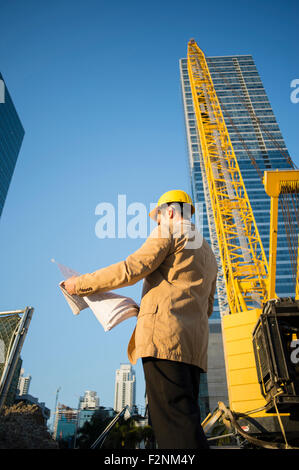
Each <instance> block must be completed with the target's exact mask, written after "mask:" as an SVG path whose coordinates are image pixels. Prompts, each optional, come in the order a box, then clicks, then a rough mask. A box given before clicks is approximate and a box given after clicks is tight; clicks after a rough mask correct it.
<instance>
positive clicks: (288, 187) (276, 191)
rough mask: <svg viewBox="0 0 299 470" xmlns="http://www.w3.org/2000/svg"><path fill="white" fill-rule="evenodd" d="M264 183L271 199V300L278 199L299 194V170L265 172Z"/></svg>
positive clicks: (298, 279)
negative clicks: (287, 194)
mask: <svg viewBox="0 0 299 470" xmlns="http://www.w3.org/2000/svg"><path fill="white" fill-rule="evenodd" d="M263 183H264V186H265V191H266V193H267V194H268V196H270V197H271V212H270V245H269V299H273V298H275V297H276V294H275V281H276V252H277V226H278V198H279V195H280V193H281V192H282V191H284V192H288V193H291V192H297V193H299V170H275V171H265V173H264V179H263ZM295 295H296V298H297V299H298V298H299V239H298V256H297V277H296V294H295Z"/></svg>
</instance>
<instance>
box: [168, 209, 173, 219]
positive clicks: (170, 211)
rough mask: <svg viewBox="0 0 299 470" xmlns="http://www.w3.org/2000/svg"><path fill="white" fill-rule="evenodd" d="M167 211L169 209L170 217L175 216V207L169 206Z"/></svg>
mask: <svg viewBox="0 0 299 470" xmlns="http://www.w3.org/2000/svg"><path fill="white" fill-rule="evenodd" d="M167 211H168V215H169V218H170V219H173V218H174V209H173V207H171V206H168V207H167Z"/></svg>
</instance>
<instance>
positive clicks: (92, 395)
mask: <svg viewBox="0 0 299 470" xmlns="http://www.w3.org/2000/svg"><path fill="white" fill-rule="evenodd" d="M99 406H100V399H99V397H98V395H97V392H94V391H92V390H86V392H85V393H84V396H83V397H80V400H79V407H78V408H79V409H80V410H97V409H98V408H99Z"/></svg>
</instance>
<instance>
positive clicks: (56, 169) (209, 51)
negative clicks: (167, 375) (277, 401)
mask: <svg viewBox="0 0 299 470" xmlns="http://www.w3.org/2000/svg"><path fill="white" fill-rule="evenodd" d="M298 9H299V8H298V2H296V1H290V0H288V1H277V0H276V1H273V0H272V1H268V0H264V1H257V0H251V1H226V2H222V1H217V0H215V1H214V2H210V3H209V2H201V1H194V0H190V1H189V2H187V3H186V2H183V1H175V0H173V1H156V0H152V1H151V2H140V1H139V2H138V1H135V0H133V1H127V2H121V1H118V0H116V1H114V2H104V1H94V0H85V1H82V0H76V1H69V0H62V1H61V0H59V1H58V0H52V1H51V2H50V1H48V2H46V1H44V2H38V1H33V0H27V1H26V2H24V1H20V0H15V1H13V2H11V1H8V0H7V1H4V0H0V11H1V14H0V71H1V73H2V75H3V77H4V79H5V81H6V84H7V87H8V89H9V91H10V94H11V95H12V98H13V101H14V103H15V106H16V108H17V111H18V114H19V116H20V118H21V121H22V123H23V126H24V128H25V132H26V133H25V138H24V141H23V145H22V148H21V151H20V154H19V158H18V162H17V165H16V169H15V173H14V176H13V179H12V182H11V186H10V189H9V193H8V196H7V200H6V204H5V207H4V210H3V213H2V217H1V220H0V246H1V247H2V248H1V251H0V253H1V270H0V298H1V310H10V309H12V310H14V309H19V308H23V307H25V306H26V305H32V306H33V307H34V308H35V312H34V316H33V319H32V323H31V326H30V330H29V333H28V336H27V338H26V341H25V344H24V347H23V351H22V358H23V367H24V368H25V372H26V373H27V374H30V375H31V376H32V384H31V389H30V393H31V394H33V395H34V396H37V397H38V398H39V399H40V401H45V402H46V405H47V406H48V407H49V408H51V409H53V407H54V404H55V393H56V389H57V387H58V386H61V392H60V396H59V401H60V402H62V403H64V404H66V405H69V406H74V407H76V406H77V403H78V398H79V396H80V395H83V393H84V391H85V390H87V389H89V390H96V391H97V392H98V395H99V397H100V401H101V404H102V405H104V406H113V396H114V376H115V370H116V369H117V368H118V367H119V365H120V363H122V362H128V360H127V355H126V350H127V343H128V341H129V338H130V335H131V332H132V331H133V328H134V325H135V320H133V319H131V320H128V321H127V322H126V323H123V324H121V325H119V326H117V327H116V328H115V329H114V330H112V331H111V332H109V333H105V332H104V330H103V329H102V327H101V325H100V324H99V323H98V322H97V320H96V319H95V318H94V317H93V315H92V313H91V312H90V311H85V312H82V313H81V314H80V315H79V316H78V317H74V316H73V315H72V313H71V312H70V310H69V308H68V306H67V305H66V303H65V301H64V299H63V297H62V295H61V294H60V292H59V290H58V288H57V284H58V283H59V281H60V280H61V276H60V274H59V271H58V270H57V268H56V267H55V265H54V264H52V263H51V262H50V259H51V258H55V259H56V260H57V261H59V262H61V263H63V264H65V265H69V266H71V267H72V268H73V269H75V270H77V271H79V272H81V273H84V272H91V271H94V270H95V269H98V268H101V267H104V266H108V265H109V264H112V263H114V262H117V261H120V260H122V259H125V258H126V257H127V256H128V255H129V254H130V253H131V252H132V251H135V250H136V249H137V248H139V246H140V245H141V244H142V243H143V241H144V240H142V239H130V238H126V239H117V238H116V239H104V240H103V239H102V240H101V239H99V238H97V237H96V234H95V225H96V222H97V220H98V218H99V217H98V216H96V215H95V208H96V206H97V204H99V203H100V202H110V203H112V204H114V205H117V197H118V194H125V195H126V198H127V204H128V205H129V204H130V203H133V202H137V201H138V202H142V203H143V204H145V205H147V206H148V207H149V205H150V203H153V202H155V201H156V200H157V199H158V198H159V196H160V195H161V194H162V193H164V192H165V191H167V190H169V189H173V188H181V189H184V190H185V191H187V192H190V184H189V180H188V167H187V154H186V139H185V129H184V120H183V110H182V103H181V91H180V82H179V67H178V61H179V59H180V58H181V57H185V56H186V51H187V43H188V40H189V39H190V38H195V40H196V41H197V43H198V45H199V46H200V47H201V49H202V50H203V51H204V52H205V54H206V55H207V56H209V55H210V56H213V55H232V54H252V55H253V57H254V60H255V62H256V65H257V68H258V70H259V73H260V75H261V78H262V80H263V82H264V86H265V89H266V92H267V93H268V96H269V99H270V102H271V105H272V107H273V110H274V113H275V114H276V117H277V120H278V124H279V126H280V128H281V131H282V133H283V136H284V138H285V141H286V144H287V147H288V149H289V152H290V154H291V156H292V158H293V160H294V161H295V163H296V164H297V165H298V164H299V151H298V145H297V141H298V137H297V135H298V116H299V103H298V104H294V103H292V102H291V100H290V93H291V91H292V89H291V88H290V83H291V81H292V80H293V79H296V78H299V70H298V51H297V49H296V48H297V45H298V31H299V28H298V26H299V25H298ZM129 219H130V217H129V216H128V220H129ZM141 288H142V282H140V283H138V284H136V285H135V286H131V287H128V288H125V289H120V290H118V292H119V293H122V294H124V295H129V296H131V297H134V299H135V300H137V301H139V300H140V295H141ZM135 370H136V374H137V404H138V405H144V380H143V372H142V366H141V364H140V362H139V363H138V364H137V366H136V367H135Z"/></svg>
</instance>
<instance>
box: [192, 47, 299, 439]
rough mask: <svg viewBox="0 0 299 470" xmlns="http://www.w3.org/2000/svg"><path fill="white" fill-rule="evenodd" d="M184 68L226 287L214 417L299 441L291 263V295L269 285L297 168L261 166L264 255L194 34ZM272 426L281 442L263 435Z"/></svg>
mask: <svg viewBox="0 0 299 470" xmlns="http://www.w3.org/2000/svg"><path fill="white" fill-rule="evenodd" d="M188 75H189V80H190V86H191V91H192V97H193V106H194V113H195V116H196V123H197V130H198V136H199V139H200V146H201V154H200V158H201V162H202V165H203V166H202V168H204V172H203V179H204V180H205V183H206V186H207V187H208V197H209V204H210V206H211V209H212V213H213V225H214V229H215V232H216V234H217V247H218V248H217V249H218V251H219V253H218V254H219V258H220V260H221V267H220V272H221V275H222V281H223V282H224V283H225V292H226V303H225V305H226V308H225V309H224V310H223V311H222V312H221V313H222V314H221V321H222V334H223V345H224V356H225V366H226V377H227V385H228V397H229V407H227V406H226V405H225V404H223V403H219V409H218V410H216V411H215V414H214V418H215V416H216V417H220V416H221V415H223V414H224V415H225V416H226V418H227V419H228V420H229V421H230V426H233V427H234V429H235V430H237V432H238V433H239V434H240V435H242V436H243V437H244V438H245V439H247V441H248V442H251V443H252V444H255V445H262V446H264V447H277V446H278V447H279V446H280V445H282V446H284V447H288V446H290V444H289V442H293V441H294V439H295V441H294V442H298V445H299V418H298V416H297V415H296V413H297V411H296V410H298V408H299V372H298V370H297V369H296V366H294V367H293V369H292V364H290V361H289V360H288V358H286V357H285V356H286V355H287V354H288V353H289V352H291V350H290V344H292V341H293V342H295V344H297V343H296V341H297V339H298V338H299V336H298V333H299V276H298V269H297V278H296V294H295V295H294V299H279V298H278V297H277V295H276V290H275V279H276V252H277V226H278V200H279V195H280V194H282V193H283V194H288V193H296V194H298V193H299V171H297V170H294V169H291V170H289V171H278V170H277V171H266V172H265V173H264V178H263V183H264V186H265V191H266V193H267V194H268V195H269V196H270V197H271V215H270V249H269V253H270V256H269V260H267V258H266V255H265V252H264V248H263V244H262V241H261V238H260V235H259V231H258V228H257V224H256V221H255V218H254V214H253V211H252V207H251V204H250V200H249V197H248V195H247V192H246V187H245V184H244V181H243V179H242V175H241V171H240V168H239V165H238V161H237V158H236V155H235V152H234V148H233V145H232V142H231V140H230V136H229V133H228V130H227V127H226V124H225V120H224V117H223V114H222V109H221V105H220V103H219V100H218V97H217V94H216V91H215V88H214V85H213V80H212V78H211V75H210V72H209V68H208V65H207V62H206V59H205V55H204V53H203V52H202V51H201V49H200V48H199V47H198V45H197V44H196V42H195V41H194V40H191V41H189V43H188ZM253 163H254V164H255V165H256V162H253ZM294 223H295V222H294ZM297 225H298V220H297ZM297 250H298V249H297ZM298 254H299V250H298ZM297 266H298V262H297ZM295 297H296V298H295ZM269 322H270V323H269ZM269 325H270V326H269ZM271 325H272V326H271ZM273 325H274V326H273ZM271 328H272V329H271ZM275 335H276V336H275ZM290 340H291V341H290ZM283 341H284V344H282V343H283ZM273 348H274V352H273V351H272V350H273ZM279 348H280V349H279ZM271 351H272V356H271ZM279 354H280V355H283V357H284V364H281V363H280V362H281V361H282V358H281V357H278V355H279ZM271 361H272V363H271V364H270V362H271ZM271 367H272V369H271ZM283 367H284V368H283ZM274 369H275V370H274ZM291 369H292V370H291ZM273 370H274V371H273ZM296 374H297V375H296ZM291 386H292V387H293V388H292V390H291V389H290V387H291ZM294 410H295V411H294ZM249 416H250V422H249V421H248V420H247V421H246V418H248V417H249ZM237 417H238V418H240V417H242V418H243V427H242V425H240V424H239V421H238V419H237ZM244 419H245V421H244ZM212 422H215V419H213V418H211V416H208V418H207V419H206V420H205V421H204V422H203V426H204V428H205V430H206V431H207V430H208V429H209V427H210V426H211V423H212ZM241 423H242V420H241ZM250 423H251V424H250ZM252 423H253V424H252ZM261 427H262V429H264V432H260V429H261ZM277 427H278V429H280V430H281V434H282V436H283V443H282V444H277V443H276V444H273V443H271V438H270V440H269V436H273V434H276V430H277ZM258 428H259V431H258ZM244 429H246V431H245V430H244ZM248 431H249V432H248ZM250 431H251V432H250ZM265 435H266V436H267V437H266V440H262V439H261V437H262V438H263V437H265ZM257 436H259V438H258V437H257ZM287 439H289V441H288V440H287ZM296 439H298V441H296Z"/></svg>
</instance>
